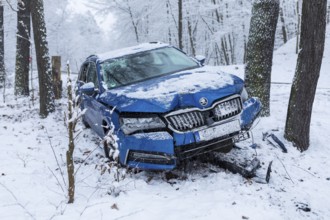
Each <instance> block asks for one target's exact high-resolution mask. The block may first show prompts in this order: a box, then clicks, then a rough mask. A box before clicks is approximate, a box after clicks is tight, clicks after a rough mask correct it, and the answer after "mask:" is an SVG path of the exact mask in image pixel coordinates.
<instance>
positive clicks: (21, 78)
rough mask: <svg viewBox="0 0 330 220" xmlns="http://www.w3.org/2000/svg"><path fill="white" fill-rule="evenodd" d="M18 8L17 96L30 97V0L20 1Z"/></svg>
mask: <svg viewBox="0 0 330 220" xmlns="http://www.w3.org/2000/svg"><path fill="white" fill-rule="evenodd" d="M17 8H18V12H17V36H16V37H17V43H16V75H15V95H24V96H28V95H29V58H30V36H31V19H30V18H31V17H30V0H20V1H18V2H17Z"/></svg>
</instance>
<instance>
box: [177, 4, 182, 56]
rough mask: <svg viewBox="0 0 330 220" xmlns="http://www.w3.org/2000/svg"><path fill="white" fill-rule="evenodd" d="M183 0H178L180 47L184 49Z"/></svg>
mask: <svg viewBox="0 0 330 220" xmlns="http://www.w3.org/2000/svg"><path fill="white" fill-rule="evenodd" d="M182 1H183V0H178V24H179V25H178V39H179V48H180V49H181V50H182V49H183V33H182V32H183V22H182V16H183V15H182V13H183V12H182Z"/></svg>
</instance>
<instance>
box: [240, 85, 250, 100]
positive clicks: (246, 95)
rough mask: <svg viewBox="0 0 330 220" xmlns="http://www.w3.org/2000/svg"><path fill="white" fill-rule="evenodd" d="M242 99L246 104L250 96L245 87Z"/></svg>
mask: <svg viewBox="0 0 330 220" xmlns="http://www.w3.org/2000/svg"><path fill="white" fill-rule="evenodd" d="M241 98H242V102H245V101H246V100H248V98H249V94H248V93H247V91H246V89H245V87H243V89H242V92H241Z"/></svg>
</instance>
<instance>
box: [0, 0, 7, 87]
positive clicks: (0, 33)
mask: <svg viewBox="0 0 330 220" xmlns="http://www.w3.org/2000/svg"><path fill="white" fill-rule="evenodd" d="M4 56H5V49H4V26H3V2H2V1H1V0H0V88H2V87H4V86H5V85H4V83H5V77H6V72H5V59H4Z"/></svg>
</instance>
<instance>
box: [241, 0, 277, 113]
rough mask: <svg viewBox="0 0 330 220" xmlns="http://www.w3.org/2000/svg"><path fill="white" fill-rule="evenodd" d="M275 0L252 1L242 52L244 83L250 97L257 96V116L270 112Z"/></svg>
mask: <svg viewBox="0 0 330 220" xmlns="http://www.w3.org/2000/svg"><path fill="white" fill-rule="evenodd" d="M279 4H280V3H279V0H256V1H255V2H254V4H253V8H252V17H251V24H250V31H249V39H248V44H247V53H246V68H245V82H246V86H247V90H248V92H249V93H250V95H252V96H257V97H259V98H260V100H261V102H262V105H263V109H262V112H261V116H269V115H270V107H269V99H270V81H271V70H272V62H273V50H274V41H275V31H276V25H277V19H278V14H279Z"/></svg>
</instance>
